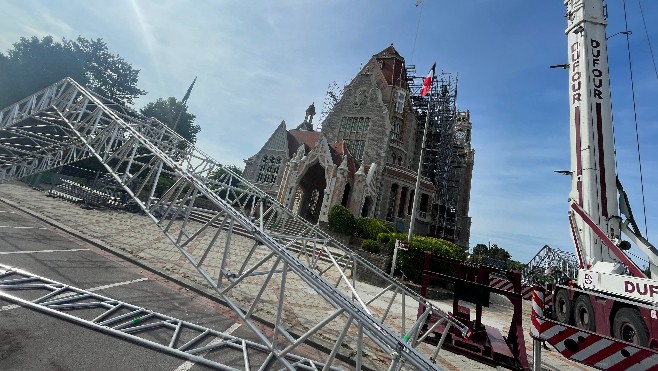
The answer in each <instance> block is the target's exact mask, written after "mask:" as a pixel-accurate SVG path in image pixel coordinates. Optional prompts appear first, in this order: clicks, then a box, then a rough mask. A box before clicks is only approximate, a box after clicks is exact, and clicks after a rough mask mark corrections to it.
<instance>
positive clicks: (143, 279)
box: [0, 277, 148, 312]
mask: <svg viewBox="0 0 658 371" xmlns="http://www.w3.org/2000/svg"><path fill="white" fill-rule="evenodd" d="M146 280H148V278H146V277H142V278H138V279H136V280H131V281H123V282H117V283H111V284H109V285H103V286H97V287H92V288H90V289H87V290H85V291H92V292H93V291H99V290H105V289H109V288H112V287H117V286H123V285H129V284H131V283H137V282H142V281H146ZM76 294H77V293H75V292H69V293H67V294H64V295H57V296H56V298H57V299H62V298H65V297H67V296H73V295H76ZM20 307H21V306H20V305H17V304H12V305H5V306H2V307H0V312H2V311H5V310H9V309H16V308H20Z"/></svg>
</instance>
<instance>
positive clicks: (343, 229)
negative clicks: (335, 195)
mask: <svg viewBox="0 0 658 371" xmlns="http://www.w3.org/2000/svg"><path fill="white" fill-rule="evenodd" d="M327 218H328V219H329V230H331V231H333V232H338V233H342V234H346V235H348V236H353V235H354V232H356V219H355V218H354V215H352V213H350V211H349V210H347V208H346V207H344V206H342V205H334V206H333V207H332V208H331V210H329V215H327Z"/></svg>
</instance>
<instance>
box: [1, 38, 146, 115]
mask: <svg viewBox="0 0 658 371" xmlns="http://www.w3.org/2000/svg"><path fill="white" fill-rule="evenodd" d="M65 77H71V78H73V79H74V80H75V81H76V82H78V83H79V84H81V85H84V86H86V87H87V88H89V89H90V90H91V91H93V92H95V93H97V94H99V95H102V96H104V97H107V98H111V99H114V100H117V101H120V102H123V103H124V104H132V103H133V101H134V99H135V98H137V97H139V96H141V95H144V94H146V92H145V91H143V90H141V89H139V88H138V87H137V81H138V77H139V70H136V69H134V68H133V67H132V66H131V65H130V64H129V63H128V62H126V61H125V60H124V59H123V58H121V57H119V56H118V55H115V54H112V53H110V51H109V50H108V48H107V44H106V43H105V42H104V41H103V40H102V39H96V40H88V39H85V38H82V37H78V38H77V39H76V40H66V39H62V42H57V41H55V40H54V39H53V37H52V36H46V37H43V38H42V39H38V38H37V37H35V36H33V37H31V38H24V37H22V38H21V39H20V40H19V41H18V42H16V43H14V44H13V48H12V49H10V50H8V51H7V53H6V54H3V53H0V108H4V107H6V106H9V105H11V104H12V103H15V102H17V101H19V100H21V99H23V98H25V97H27V96H29V95H30V94H32V93H34V92H36V91H38V90H40V89H43V88H45V87H46V86H48V85H51V84H53V83H55V82H57V81H59V80H61V79H63V78H65Z"/></svg>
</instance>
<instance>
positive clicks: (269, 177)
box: [256, 155, 281, 184]
mask: <svg viewBox="0 0 658 371" xmlns="http://www.w3.org/2000/svg"><path fill="white" fill-rule="evenodd" d="M280 167H281V158H280V157H276V156H269V155H265V156H263V159H262V160H261V162H260V167H259V168H258V176H257V177H256V182H257V183H269V184H274V183H276V178H277V176H278V175H279V168H280Z"/></svg>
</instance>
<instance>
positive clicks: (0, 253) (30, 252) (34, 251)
mask: <svg viewBox="0 0 658 371" xmlns="http://www.w3.org/2000/svg"><path fill="white" fill-rule="evenodd" d="M68 251H89V249H69V250H33V251H3V252H0V255H7V254H33V253H37V252H68Z"/></svg>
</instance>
